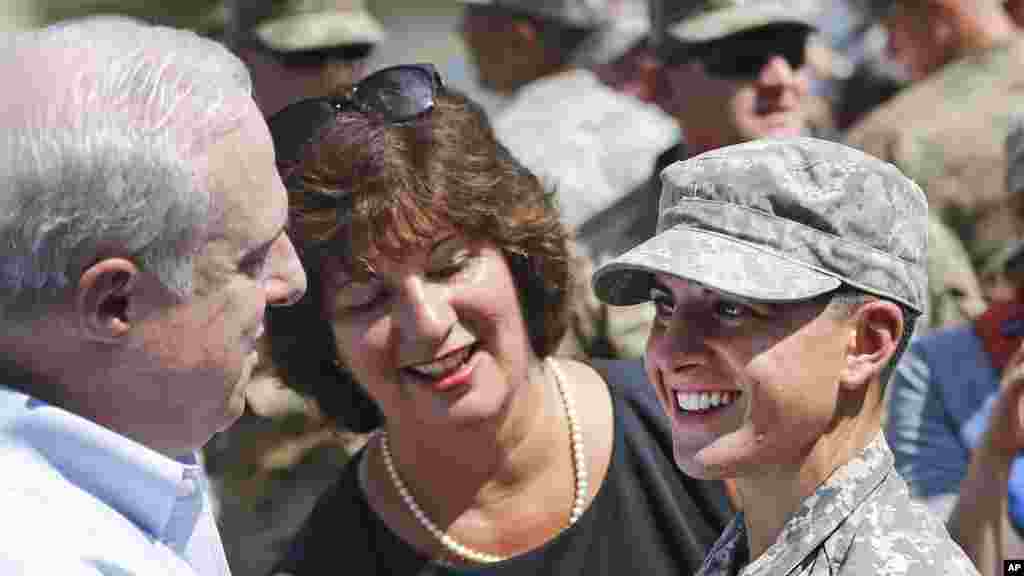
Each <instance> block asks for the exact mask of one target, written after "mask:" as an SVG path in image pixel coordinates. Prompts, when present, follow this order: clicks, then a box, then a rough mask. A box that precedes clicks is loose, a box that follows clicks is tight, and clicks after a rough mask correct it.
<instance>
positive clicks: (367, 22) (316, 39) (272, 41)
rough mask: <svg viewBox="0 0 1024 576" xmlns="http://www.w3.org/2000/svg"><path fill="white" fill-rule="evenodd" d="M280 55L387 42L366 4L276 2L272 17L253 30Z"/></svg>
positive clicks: (345, 0) (359, 1) (328, 0)
mask: <svg viewBox="0 0 1024 576" xmlns="http://www.w3.org/2000/svg"><path fill="white" fill-rule="evenodd" d="M254 32H255V34H256V37H257V38H259V39H260V42H262V43H263V44H264V45H266V46H267V47H268V48H270V49H272V50H276V51H278V52H305V51H311V50H325V49H329V48H337V47H340V46H349V45H353V44H377V43H378V42H380V41H381V40H383V39H384V29H383V27H382V26H381V25H380V22H379V21H378V20H377V19H376V18H374V17H373V15H372V14H370V12H369V11H368V10H367V9H366V3H365V1H364V0H274V2H273V10H272V14H271V15H270V16H269V17H268V18H265V19H264V20H262V21H261V22H260V23H259V24H258V25H257V26H256V27H255V29H254Z"/></svg>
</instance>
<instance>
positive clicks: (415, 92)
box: [267, 64, 444, 204]
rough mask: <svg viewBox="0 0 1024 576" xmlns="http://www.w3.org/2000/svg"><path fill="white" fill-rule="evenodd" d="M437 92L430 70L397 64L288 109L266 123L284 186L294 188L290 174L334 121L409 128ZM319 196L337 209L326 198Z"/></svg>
mask: <svg viewBox="0 0 1024 576" xmlns="http://www.w3.org/2000/svg"><path fill="white" fill-rule="evenodd" d="M443 86H444V83H443V82H442V80H441V75H440V74H438V72H437V70H436V69H435V68H434V66H433V65H432V64H402V65H399V66H391V67H388V68H382V69H380V70H378V71H376V72H374V73H373V74H370V75H369V76H367V77H365V78H363V79H362V80H360V81H359V82H358V83H356V84H355V85H353V86H352V87H351V88H350V89H349V90H348V91H347V92H346V93H345V94H343V95H341V96H326V97H319V98H309V99H306V100H300V101H298V102H295V103H293V104H289V105H288V106H286V107H285V108H284V109H282V110H281V111H280V112H278V113H276V114H274V115H273V116H271V117H270V118H269V119H268V120H267V125H268V126H269V127H270V135H271V137H272V138H273V140H274V151H275V153H276V154H277V163H278V167H279V168H280V170H281V177H282V178H283V179H284V182H285V186H287V187H288V188H294V187H296V186H297V182H296V180H297V173H296V172H297V170H296V169H297V168H298V167H299V166H300V165H301V164H302V158H303V156H304V155H305V154H307V153H308V152H309V150H310V148H311V146H312V145H314V144H315V143H316V142H318V141H319V140H320V138H321V135H322V134H324V131H325V129H326V128H328V127H329V126H330V125H331V123H332V122H333V121H334V120H335V118H337V117H338V115H340V114H342V113H344V112H347V111H351V110H357V111H359V112H361V113H362V114H366V115H368V116H372V117H374V118H375V119H377V120H378V121H380V122H383V123H385V124H401V123H404V122H410V121H413V120H416V119H418V118H420V117H422V116H424V115H425V114H427V113H429V112H430V111H431V110H433V109H434V103H435V99H436V97H437V92H438V90H440V89H441V88H442V87H443ZM320 195H322V196H325V200H328V199H329V200H330V201H332V202H333V203H335V204H336V203H337V199H336V198H334V197H332V196H327V195H326V194H320Z"/></svg>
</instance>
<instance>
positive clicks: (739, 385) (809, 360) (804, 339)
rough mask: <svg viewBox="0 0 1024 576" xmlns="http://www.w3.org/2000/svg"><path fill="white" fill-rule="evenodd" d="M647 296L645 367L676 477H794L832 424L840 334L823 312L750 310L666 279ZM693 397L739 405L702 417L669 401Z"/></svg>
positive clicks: (806, 306) (751, 305)
mask: <svg viewBox="0 0 1024 576" xmlns="http://www.w3.org/2000/svg"><path fill="white" fill-rule="evenodd" d="M651 297H652V300H653V302H654V304H655V307H656V311H657V312H656V319H655V323H654V326H653V328H652V331H651V335H650V338H649V340H648V345H647V350H646V356H645V359H646V362H645V365H646V368H647V371H648V377H649V379H650V381H651V383H652V384H653V385H654V387H655V390H656V392H657V395H658V398H659V399H660V400H661V403H662V406H663V408H664V409H665V411H666V412H667V413H668V415H669V416H670V418H671V422H672V429H673V439H674V446H675V448H674V451H675V458H676V462H677V463H678V464H679V466H680V467H681V468H682V469H683V471H685V472H686V473H687V474H690V475H692V476H696V477H700V478H727V477H737V476H759V475H767V474H770V473H773V472H777V471H778V470H779V469H785V468H793V469H796V468H798V467H799V466H800V465H801V463H802V462H803V461H804V459H805V458H807V457H808V454H809V453H810V452H812V451H815V446H816V443H817V442H818V439H819V437H821V436H822V435H823V434H824V433H825V432H826V431H827V430H828V429H829V428H830V426H831V425H832V422H833V418H834V415H835V410H836V402H837V398H838V394H839V388H840V384H839V378H838V374H839V372H840V370H841V368H842V366H843V364H844V353H845V350H846V347H845V345H844V344H845V342H846V339H845V338H843V337H842V334H841V331H842V330H844V328H845V327H844V325H843V323H842V322H839V321H837V320H836V319H834V318H832V317H831V316H830V315H829V314H825V313H824V310H825V308H826V306H827V304H826V303H825V302H823V301H821V300H820V299H819V300H816V301H810V302H802V303H789V304H764V303H755V302H751V301H748V300H744V299H741V298H734V297H730V296H727V295H724V294H720V293H717V292H715V291H712V290H709V289H706V288H703V287H701V286H699V285H696V284H692V283H689V282H687V281H686V280H682V279H679V278H675V277H672V276H668V275H658V276H657V281H656V286H655V288H653V289H652V290H651ZM703 391H707V392H716V391H717V392H732V393H738V394H739V396H738V399H737V400H736V401H735V402H734V403H733V404H731V405H729V406H727V407H724V408H719V409H718V410H717V411H715V412H712V413H709V414H693V413H684V412H683V411H681V410H680V409H679V407H678V404H677V401H676V393H677V392H703Z"/></svg>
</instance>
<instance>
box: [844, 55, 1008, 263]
mask: <svg viewBox="0 0 1024 576" xmlns="http://www.w3.org/2000/svg"><path fill="white" fill-rule="evenodd" d="M1022 98H1024V39H1021V38H1015V39H1013V40H1012V41H1010V42H1007V43H1004V44H1001V45H998V46H995V47H993V48H990V49H988V50H984V51H979V52H975V53H972V54H969V55H967V56H965V57H963V58H960V59H959V60H956V61H954V62H951V63H950V64H947V65H946V66H944V67H943V68H941V69H940V70H938V71H936V72H935V73H933V74H932V75H930V76H929V77H928V78H925V79H924V80H922V81H920V82H917V83H915V84H914V85H912V86H910V87H908V88H906V89H904V90H902V91H901V92H900V93H899V94H897V95H896V96H895V97H894V98H892V99H891V100H889V101H888V102H886V103H885V104H883V105H882V106H880V107H879V108H877V109H876V110H874V111H873V112H871V113H870V114H869V115H868V116H866V117H865V118H864V119H862V120H861V121H860V122H858V123H857V124H856V125H854V126H853V127H852V128H851V129H850V130H849V132H848V133H847V137H846V141H847V143H848V144H850V145H851V146H854V147H856V148H860V149H862V150H864V151H865V152H867V153H869V154H871V155H873V156H877V157H878V158H881V159H883V160H886V161H888V162H892V163H893V164H895V165H896V166H897V167H899V168H900V170H902V171H903V172H904V173H905V174H906V175H907V176H908V177H910V178H911V179H912V180H914V181H915V182H917V183H918V184H919V185H920V186H921V188H923V189H924V192H925V194H926V195H927V196H928V204H929V206H930V208H931V209H932V211H933V212H935V214H937V215H938V216H939V218H940V220H941V221H942V222H943V223H944V224H945V225H946V226H948V227H949V228H950V229H952V231H953V232H954V233H955V236H956V237H958V238H959V239H960V241H961V242H962V243H963V245H964V247H965V248H966V249H967V253H968V255H969V256H970V259H971V264H972V266H973V268H974V270H975V271H976V272H980V271H981V270H982V269H983V268H984V267H985V266H987V265H988V263H989V261H990V260H991V259H992V257H993V256H994V255H995V254H997V253H998V252H999V251H1000V249H1001V248H1003V246H1005V245H1006V244H1007V243H1008V242H1009V241H1010V240H1012V239H1014V238H1015V237H1016V236H1017V235H1018V234H1019V230H1020V228H1021V224H1022V222H1021V214H1020V213H1019V210H1016V209H1011V207H1012V203H1011V200H1010V197H1009V195H1008V193H1007V189H1006V182H1005V179H1006V168H1007V166H1006V165H1007V161H1006V151H1005V141H1006V136H1007V133H1008V131H1009V128H1010V120H1011V118H1012V117H1013V115H1014V114H1015V113H1016V112H1017V111H1018V110H1019V107H1020V102H1021V100H1022Z"/></svg>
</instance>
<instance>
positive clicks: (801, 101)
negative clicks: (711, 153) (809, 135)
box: [662, 56, 810, 153]
mask: <svg viewBox="0 0 1024 576" xmlns="http://www.w3.org/2000/svg"><path fill="white" fill-rule="evenodd" d="M807 68H808V67H807V66H806V65H805V66H801V67H800V68H798V69H795V70H794V69H793V68H792V67H791V66H790V64H789V63H788V62H787V61H786V59H785V58H783V57H782V56H774V57H772V58H770V59H769V60H768V61H767V62H766V63H765V65H764V66H763V67H762V68H761V70H760V73H759V74H758V75H757V77H756V78H750V79H735V78H718V77H715V76H711V75H709V74H708V73H706V72H705V71H704V68H703V66H702V64H701V63H700V62H697V61H692V62H689V63H687V64H683V65H681V66H674V67H670V68H668V69H667V70H666V72H665V74H666V87H667V88H668V90H667V94H666V99H667V102H664V103H663V104H662V106H663V107H664V108H666V109H667V110H668V111H669V112H670V113H671V114H673V116H675V117H676V119H677V120H678V121H679V123H680V126H682V128H683V131H684V133H685V134H686V141H687V145H688V146H690V147H692V148H693V151H694V152H695V153H699V152H703V151H707V150H712V149H715V148H720V147H723V146H729V145H732V144H738V143H740V142H746V141H748V140H754V139H758V138H782V137H791V136H799V135H801V134H803V133H804V132H805V131H806V129H807V123H808V95H809V90H810V79H809V76H808V74H809V72H808V70H807Z"/></svg>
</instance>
